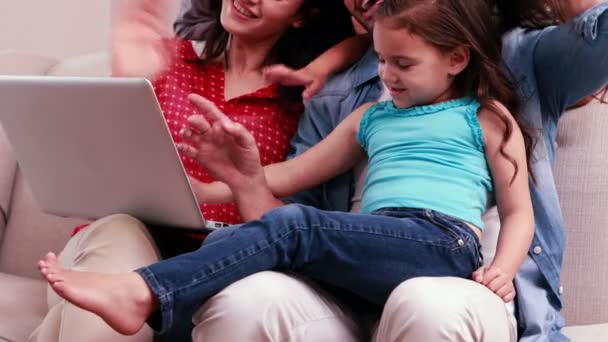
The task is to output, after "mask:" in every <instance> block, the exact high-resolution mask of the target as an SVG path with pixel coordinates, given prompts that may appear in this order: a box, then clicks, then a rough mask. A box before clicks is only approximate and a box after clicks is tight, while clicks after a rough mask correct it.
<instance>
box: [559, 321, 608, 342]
mask: <svg viewBox="0 0 608 342" xmlns="http://www.w3.org/2000/svg"><path fill="white" fill-rule="evenodd" d="M562 331H563V333H564V334H566V336H568V337H570V339H571V340H572V342H600V341H608V324H594V325H579V326H574V327H566V328H564V329H563V330H562Z"/></svg>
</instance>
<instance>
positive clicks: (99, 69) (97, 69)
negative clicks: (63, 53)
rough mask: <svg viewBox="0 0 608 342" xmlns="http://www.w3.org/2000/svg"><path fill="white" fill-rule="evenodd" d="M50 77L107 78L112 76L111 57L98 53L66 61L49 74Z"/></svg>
mask: <svg viewBox="0 0 608 342" xmlns="http://www.w3.org/2000/svg"><path fill="white" fill-rule="evenodd" d="M47 75H49V76H87V77H105V76H109V75H110V57H109V54H108V53H107V52H97V53H92V54H87V55H82V56H76V57H71V58H67V59H64V60H63V61H61V62H59V63H57V64H56V65H55V66H53V67H52V68H51V69H50V70H49V71H48V72H47Z"/></svg>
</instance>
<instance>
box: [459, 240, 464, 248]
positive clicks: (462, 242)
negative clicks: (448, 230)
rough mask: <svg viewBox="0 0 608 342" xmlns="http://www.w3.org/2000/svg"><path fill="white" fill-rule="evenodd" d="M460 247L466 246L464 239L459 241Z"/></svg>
mask: <svg viewBox="0 0 608 342" xmlns="http://www.w3.org/2000/svg"><path fill="white" fill-rule="evenodd" d="M458 246H460V247H462V246H464V241H463V240H462V239H459V240H458Z"/></svg>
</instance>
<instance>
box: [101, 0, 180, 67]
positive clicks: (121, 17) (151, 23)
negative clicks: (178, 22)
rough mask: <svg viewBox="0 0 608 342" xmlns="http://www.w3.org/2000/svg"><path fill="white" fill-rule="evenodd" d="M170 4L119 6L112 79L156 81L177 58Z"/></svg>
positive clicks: (141, 1)
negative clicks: (174, 57) (143, 78)
mask: <svg viewBox="0 0 608 342" xmlns="http://www.w3.org/2000/svg"><path fill="white" fill-rule="evenodd" d="M171 3H172V1H170V0H127V1H121V2H117V6H118V8H117V9H116V11H115V12H114V13H115V18H114V20H113V21H114V25H113V28H112V47H111V51H112V75H113V76H121V77H152V76H154V75H155V74H156V73H158V72H160V71H162V70H164V69H165V68H166V67H167V66H168V65H169V64H170V63H171V59H172V58H173V55H174V50H175V46H174V42H173V41H172V40H171V39H170V37H172V36H173V32H172V30H171V20H172V18H171V17H169V16H168V13H171V11H170V10H169V9H170V6H171Z"/></svg>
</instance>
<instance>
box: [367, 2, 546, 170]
mask: <svg viewBox="0 0 608 342" xmlns="http://www.w3.org/2000/svg"><path fill="white" fill-rule="evenodd" d="M491 14H492V13H491V9H490V7H489V6H488V5H487V3H486V1H485V0H432V1H429V0H385V1H384V3H383V4H382V5H381V6H380V8H379V9H378V12H377V13H376V16H377V20H389V23H390V21H392V23H394V25H396V26H397V27H402V28H405V29H407V30H408V31H410V32H411V33H413V34H416V35H418V36H419V37H421V38H422V39H424V40H425V41H427V43H429V44H431V45H433V46H435V47H436V48H438V49H439V50H441V51H443V52H450V51H452V50H453V49H455V48H457V47H459V46H464V47H466V48H468V49H469V50H470V61H469V64H468V66H467V67H466V68H465V69H464V70H463V71H462V72H461V73H460V74H458V75H457V76H456V78H455V79H454V83H453V85H454V90H455V91H456V92H457V94H458V96H472V97H476V98H477V99H478V100H479V102H480V104H481V106H482V107H483V108H488V109H490V110H491V111H492V113H494V114H495V115H497V116H498V117H499V118H500V119H501V121H502V122H503V123H504V125H505V132H504V134H503V142H502V144H501V146H500V153H501V154H502V155H503V156H504V157H505V158H506V159H508V160H509V161H510V162H511V163H512V164H513V166H514V167H515V173H514V176H513V178H512V180H514V179H515V175H517V172H518V171H519V168H518V165H517V162H516V161H515V159H514V158H513V157H511V156H510V155H508V154H507V153H506V152H505V146H506V143H507V141H508V140H509V139H510V138H511V135H512V134H513V125H512V122H511V120H510V119H509V117H508V116H507V115H506V114H505V113H504V112H503V111H502V110H501V109H500V108H499V107H497V106H496V104H495V101H498V102H500V103H502V104H503V105H505V106H506V108H507V109H508V110H509V111H510V112H511V114H512V115H513V117H514V118H515V120H516V122H517V124H518V125H519V126H520V128H521V130H522V133H523V136H524V143H525V146H526V157H527V160H528V172H529V174H530V175H532V173H531V168H530V157H531V155H532V148H533V143H534V140H533V139H532V134H531V133H530V132H529V131H528V129H527V128H526V126H524V125H523V124H522V119H521V117H520V101H519V97H518V96H517V94H516V92H515V87H514V85H513V84H512V82H511V79H510V78H509V77H508V76H507V74H506V73H505V70H506V69H505V67H504V66H503V63H502V55H501V44H500V33H499V30H498V27H497V25H496V23H495V21H493V20H492V15H491Z"/></svg>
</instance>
